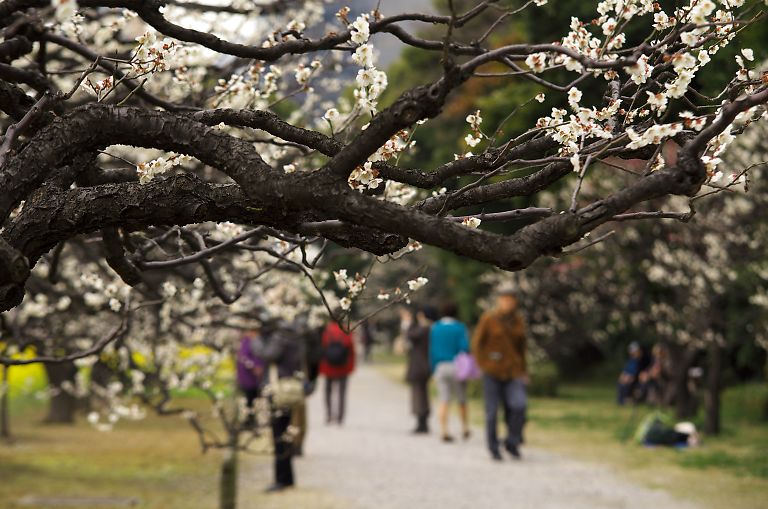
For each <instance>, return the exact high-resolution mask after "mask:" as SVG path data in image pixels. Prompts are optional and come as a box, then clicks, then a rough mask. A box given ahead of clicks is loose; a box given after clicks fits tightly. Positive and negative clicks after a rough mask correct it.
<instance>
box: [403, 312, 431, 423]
mask: <svg viewBox="0 0 768 509" xmlns="http://www.w3.org/2000/svg"><path fill="white" fill-rule="evenodd" d="M437 318H438V316H437V311H436V310H435V308H433V307H431V306H424V307H423V308H422V309H420V310H419V311H418V312H417V313H416V319H415V320H413V321H411V326H410V327H409V328H408V333H407V334H406V338H407V339H408V346H409V349H408V366H407V368H406V372H405V381H406V382H408V385H410V386H411V412H412V413H413V415H414V416H415V417H416V428H415V429H414V430H413V432H414V433H429V424H428V422H429V378H430V376H431V375H432V373H431V369H430V366H429V330H430V328H431V327H432V324H433V323H434V322H435V321H436V320H437Z"/></svg>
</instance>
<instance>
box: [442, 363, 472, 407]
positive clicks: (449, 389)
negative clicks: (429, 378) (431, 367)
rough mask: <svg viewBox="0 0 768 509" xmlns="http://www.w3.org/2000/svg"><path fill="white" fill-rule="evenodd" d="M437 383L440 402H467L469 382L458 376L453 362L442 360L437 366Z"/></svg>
mask: <svg viewBox="0 0 768 509" xmlns="http://www.w3.org/2000/svg"><path fill="white" fill-rule="evenodd" d="M435 383H436V384H437V397H438V399H439V400H440V402H442V403H450V402H451V401H458V402H459V403H466V402H467V382H461V381H459V379H458V378H457V377H456V366H455V365H454V364H453V362H441V363H439V364H438V365H437V366H436V367H435Z"/></svg>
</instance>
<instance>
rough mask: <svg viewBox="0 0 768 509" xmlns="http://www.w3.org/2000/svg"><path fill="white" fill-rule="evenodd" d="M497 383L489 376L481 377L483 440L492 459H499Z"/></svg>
mask: <svg viewBox="0 0 768 509" xmlns="http://www.w3.org/2000/svg"><path fill="white" fill-rule="evenodd" d="M499 399H501V398H500V394H499V381H498V380H496V379H495V378H493V377H492V376H490V375H483V402H484V405H485V440H486V444H487V445H488V450H489V451H490V452H491V457H493V459H501V455H500V454H499V437H498V431H497V429H496V428H497V423H496V420H497V416H498V413H499Z"/></svg>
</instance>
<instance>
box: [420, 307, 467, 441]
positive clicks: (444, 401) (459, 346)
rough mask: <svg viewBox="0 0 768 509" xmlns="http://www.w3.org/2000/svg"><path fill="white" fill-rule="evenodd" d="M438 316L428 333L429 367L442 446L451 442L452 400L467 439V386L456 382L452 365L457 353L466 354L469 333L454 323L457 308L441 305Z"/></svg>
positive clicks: (458, 323)
mask: <svg viewBox="0 0 768 509" xmlns="http://www.w3.org/2000/svg"><path fill="white" fill-rule="evenodd" d="M441 314H442V318H441V319H440V320H438V321H437V322H435V324H434V325H433V326H432V328H431V330H430V333H429V363H430V367H431V369H432V373H433V374H434V376H435V381H436V382H437V394H438V398H439V400H440V406H439V408H438V417H439V419H440V433H441V436H442V439H443V441H444V442H453V437H452V436H451V434H450V433H449V431H448V405H449V404H450V403H451V401H453V400H455V401H457V402H458V404H459V416H460V417H461V427H462V436H463V438H464V439H465V440H466V439H467V438H469V415H468V412H467V384H466V382H462V381H459V379H458V377H457V376H456V365H455V364H454V359H455V358H456V356H457V355H458V354H459V353H461V352H468V351H469V333H468V331H467V327H466V326H465V325H464V324H463V323H461V322H460V321H458V320H457V319H456V317H457V316H458V308H457V307H456V304H454V303H447V304H445V305H443V307H442V309H441Z"/></svg>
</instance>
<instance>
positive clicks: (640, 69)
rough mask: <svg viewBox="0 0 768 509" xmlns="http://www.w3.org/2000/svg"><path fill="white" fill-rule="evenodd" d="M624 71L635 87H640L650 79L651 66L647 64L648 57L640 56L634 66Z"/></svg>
mask: <svg viewBox="0 0 768 509" xmlns="http://www.w3.org/2000/svg"><path fill="white" fill-rule="evenodd" d="M625 70H626V71H627V73H629V76H630V78H631V79H632V81H633V82H635V84H636V85H642V84H643V83H645V82H646V81H648V78H650V77H651V73H652V72H653V66H652V65H650V64H649V63H648V56H647V55H642V56H640V57H639V58H638V59H637V63H636V64H635V65H633V66H631V67H627V68H625Z"/></svg>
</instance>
